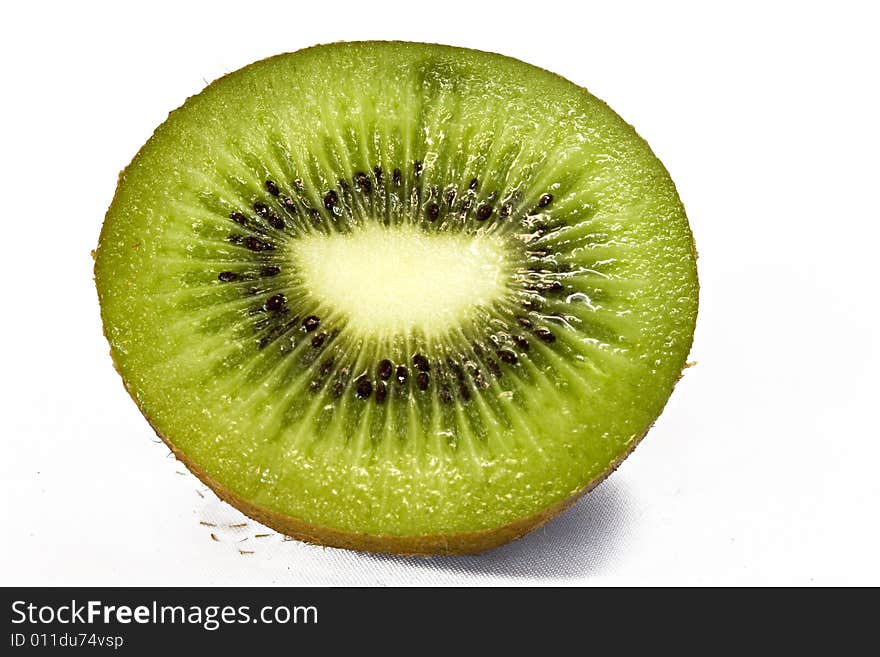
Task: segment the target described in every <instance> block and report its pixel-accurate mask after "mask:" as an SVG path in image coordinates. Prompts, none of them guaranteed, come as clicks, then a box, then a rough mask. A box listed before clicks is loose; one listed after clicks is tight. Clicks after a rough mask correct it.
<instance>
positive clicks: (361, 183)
mask: <svg viewBox="0 0 880 657" xmlns="http://www.w3.org/2000/svg"><path fill="white" fill-rule="evenodd" d="M354 184H355V185H357V188H358V189H359V190H361V191H362V192H364V193H365V194H369V193H370V192H372V191H373V183H372V182H371V181H370V179H369V178H367V174H365V173H364V172H363V171H358V172H357V173H356V174H354Z"/></svg>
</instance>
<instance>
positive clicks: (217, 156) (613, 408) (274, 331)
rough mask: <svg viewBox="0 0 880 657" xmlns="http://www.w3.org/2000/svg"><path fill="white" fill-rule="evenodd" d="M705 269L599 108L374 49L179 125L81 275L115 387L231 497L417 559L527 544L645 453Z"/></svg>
mask: <svg viewBox="0 0 880 657" xmlns="http://www.w3.org/2000/svg"><path fill="white" fill-rule="evenodd" d="M695 261H696V254H695V251H694V245H693V241H692V238H691V232H690V229H689V226H688V222H687V219H686V217H685V213H684V209H683V207H682V205H681V202H680V201H679V198H678V195H677V193H676V190H675V187H674V185H673V183H672V181H671V179H670V178H669V175H668V174H667V172H666V170H665V169H664V167H663V166H662V164H661V163H660V162H659V160H658V159H657V158H656V157H655V156H654V154H653V153H652V152H651V150H650V148H649V147H648V145H647V144H646V143H645V142H644V141H643V140H642V139H641V138H640V137H639V136H638V135H637V134H636V133H635V131H634V130H633V129H632V128H631V127H630V126H629V125H627V124H626V123H625V122H624V121H623V120H622V119H621V118H620V117H619V116H617V114H615V113H614V112H613V111H612V110H611V109H610V108H609V107H608V106H606V105H605V104H604V103H602V102H601V101H599V100H598V99H596V98H595V97H593V96H591V95H590V94H589V93H587V92H586V91H584V90H583V89H581V88H579V87H577V86H575V85H574V84H572V83H570V82H568V81H566V80H564V79H562V78H560V77H558V76H556V75H553V74H551V73H548V72H547V71H544V70H541V69H538V68H535V67H533V66H530V65H528V64H524V63H522V62H520V61H517V60H514V59H509V58H507V57H503V56H500V55H495V54H489V53H484V52H478V51H473V50H466V49H461V48H452V47H446V46H438V45H426V44H417V43H390V42H365V43H343V44H334V45H328V46H318V47H315V48H310V49H308V50H303V51H300V52H297V53H293V54H285V55H279V56H277V57H272V58H270V59H266V60H264V61H260V62H257V63H255V64H252V65H250V66H247V67H245V68H243V69H241V70H239V71H236V72H234V73H231V74H229V75H227V76H225V77H223V78H222V79H220V80H217V81H216V82H214V83H212V84H210V85H209V86H208V87H207V88H206V89H205V90H204V91H202V92H201V93H200V94H198V95H197V96H194V97H192V98H190V99H189V100H187V101H186V103H185V104H184V105H183V106H182V107H181V108H179V109H177V110H175V111H174V112H172V113H171V115H170V116H169V118H168V119H167V120H166V121H165V123H163V124H162V125H161V126H160V127H159V128H158V129H157V130H156V132H155V134H154V135H153V136H152V137H151V138H150V140H149V141H148V142H147V143H146V144H145V145H144V146H143V148H142V149H141V150H140V152H139V153H138V154H137V156H136V157H135V158H134V160H133V161H132V162H131V164H130V165H129V166H128V167H127V168H126V169H125V171H124V172H123V173H122V175H121V177H120V180H119V186H118V189H117V190H116V195H115V197H114V199H113V202H112V205H111V206H110V209H109V211H108V213H107V216H106V219H105V222H104V226H103V230H102V232H101V237H100V242H99V246H98V249H97V255H96V263H95V277H96V282H97V288H98V294H99V298H100V302H101V313H102V318H103V322H104V331H105V334H106V336H107V338H108V340H109V342H110V347H111V354H112V357H113V361H114V363H115V365H116V367H117V369H118V370H119V372H120V374H121V375H122V378H123V380H124V382H125V385H126V387H127V389H128V391H129V392H130V393H131V395H132V397H133V398H134V399H135V401H136V402H137V404H138V406H139V407H140V409H141V410H142V412H143V413H144V415H145V416H146V417H147V419H148V420H149V422H150V423H151V424H152V426H153V427H154V428H155V430H156V431H157V433H158V434H159V435H160V436H161V437H162V438H163V439H164V440H165V441H166V442H167V443H168V445H169V446H170V447H171V449H172V450H173V452H174V453H175V454H176V455H177V457H178V458H179V459H181V460H182V461H183V462H184V463H185V464H186V465H187V467H189V469H190V470H192V471H193V472H194V473H195V474H196V475H197V476H198V477H199V478H201V479H202V480H203V481H204V482H205V483H206V484H208V485H209V486H210V487H211V488H213V489H214V490H215V491H216V492H217V493H218V494H219V495H220V497H222V498H223V499H225V500H227V501H229V502H230V503H231V504H233V505H234V506H236V507H238V508H239V509H241V510H242V511H244V512H245V513H247V514H248V515H250V516H252V517H254V518H256V519H258V520H260V521H261V522H263V523H265V524H267V525H269V526H271V527H273V528H275V529H277V530H279V531H281V532H284V533H287V534H289V535H291V536H294V537H297V538H300V539H303V540H306V541H311V542H315V543H321V544H325V545H333V546H341V547H348V548H355V549H362V550H373V551H385V552H401V553H420V554H429V553H457V552H470V551H479V550H483V549H487V548H490V547H493V546H496V545H499V544H501V543H504V542H506V541H509V540H512V539H514V538H516V537H518V536H521V535H522V534H524V533H526V532H528V531H530V530H531V529H534V528H535V527H537V526H538V525H540V524H542V523H543V522H545V521H546V520H548V519H549V518H551V517H552V516H553V515H555V514H556V513H558V512H560V511H561V510H562V509H564V508H565V507H566V506H567V505H569V504H571V503H572V502H573V501H574V500H575V499H576V498H577V496H578V495H580V494H581V493H583V492H585V491H586V490H589V489H590V488H591V487H592V486H594V485H595V484H596V483H598V482H599V481H601V479H602V478H604V477H605V476H606V475H608V474H609V473H610V472H611V471H612V470H613V469H614V468H615V467H616V465H617V464H618V463H619V462H620V461H621V460H622V459H623V458H624V457H625V456H626V454H628V453H629V452H630V450H632V449H633V447H634V446H635V444H636V443H637V442H638V441H639V439H640V438H641V437H642V436H643V435H644V434H645V432H646V431H647V429H648V428H649V427H650V425H651V424H652V423H653V421H654V420H655V419H656V418H657V416H658V414H659V413H660V411H661V410H662V408H663V406H664V404H665V403H666V400H667V399H668V397H669V395H670V393H671V391H672V388H673V385H674V384H675V382H676V380H677V379H678V377H679V376H680V373H681V371H682V368H683V366H684V363H685V359H686V357H687V354H688V351H689V349H690V345H691V339H692V335H693V330H694V322H695V319H696V313H697V291H698V290H697V275H696V263H695Z"/></svg>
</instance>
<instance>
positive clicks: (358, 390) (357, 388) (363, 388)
mask: <svg viewBox="0 0 880 657" xmlns="http://www.w3.org/2000/svg"><path fill="white" fill-rule="evenodd" d="M354 394H355V396H356V397H357V398H358V399H366V398H367V397H369V396H370V395H371V394H373V384H372V383H370V380H369V379H368V378H367V377H365V376H362V377H360V378H358V380H357V381H356V382H355V385H354Z"/></svg>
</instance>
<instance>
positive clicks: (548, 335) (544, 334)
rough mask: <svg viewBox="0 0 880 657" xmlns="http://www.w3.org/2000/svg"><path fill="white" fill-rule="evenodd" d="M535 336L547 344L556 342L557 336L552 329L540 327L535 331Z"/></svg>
mask: <svg viewBox="0 0 880 657" xmlns="http://www.w3.org/2000/svg"><path fill="white" fill-rule="evenodd" d="M535 335H537V336H538V337H539V338H541V339H542V340H543V341H544V342H546V343H547V344H551V343H553V342H556V336H555V335H553V333H552V332H551V331H550V329H546V328H544V327H539V328H536V329H535Z"/></svg>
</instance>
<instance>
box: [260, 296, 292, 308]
mask: <svg viewBox="0 0 880 657" xmlns="http://www.w3.org/2000/svg"><path fill="white" fill-rule="evenodd" d="M286 301H287V297H285V296H284V295H283V294H273V295H272V296H271V297H269V298H268V299H266V306H265V307H266V310H268V311H269V312H275V311H276V310H281V308H282V307H283V306H284V304H285V302H286Z"/></svg>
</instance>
